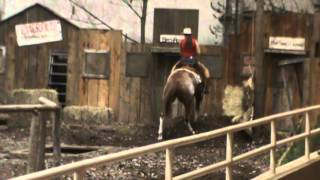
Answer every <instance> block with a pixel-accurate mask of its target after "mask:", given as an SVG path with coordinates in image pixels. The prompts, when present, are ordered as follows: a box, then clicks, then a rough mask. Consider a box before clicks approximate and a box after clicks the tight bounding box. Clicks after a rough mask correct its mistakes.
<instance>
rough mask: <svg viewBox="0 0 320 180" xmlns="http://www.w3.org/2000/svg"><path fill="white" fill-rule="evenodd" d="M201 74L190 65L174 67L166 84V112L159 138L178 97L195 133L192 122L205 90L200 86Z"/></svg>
mask: <svg viewBox="0 0 320 180" xmlns="http://www.w3.org/2000/svg"><path fill="white" fill-rule="evenodd" d="M200 83H201V78H200V76H199V75H198V74H197V73H196V70H195V69H194V68H192V67H189V66H184V67H181V68H177V69H175V68H173V70H172V71H171V73H170V75H169V76H168V78H167V81H166V84H165V86H164V90H163V94H162V101H163V103H164V114H163V113H161V115H160V122H159V130H158V140H159V141H161V140H162V139H163V122H164V121H167V120H169V119H170V118H171V112H172V103H173V102H174V101H175V99H178V100H179V101H180V102H181V103H182V104H183V105H184V109H185V122H186V124H187V126H188V129H189V131H190V132H191V133H192V134H195V131H194V130H193V128H192V126H191V124H190V122H192V121H194V120H195V118H196V116H197V115H198V112H199V109H200V103H201V101H202V98H203V92H201V89H200V88H199V84H200Z"/></svg>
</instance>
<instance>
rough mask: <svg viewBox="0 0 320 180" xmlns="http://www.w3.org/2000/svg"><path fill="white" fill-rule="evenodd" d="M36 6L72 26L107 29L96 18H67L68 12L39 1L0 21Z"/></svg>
mask: <svg viewBox="0 0 320 180" xmlns="http://www.w3.org/2000/svg"><path fill="white" fill-rule="evenodd" d="M36 6H40V7H41V8H43V9H45V10H47V11H49V12H51V13H52V14H54V15H56V16H58V17H59V18H61V19H63V20H65V21H67V22H68V23H70V24H72V25H73V26H75V27H77V28H80V29H108V28H106V27H105V26H103V25H101V23H99V22H98V21H97V20H95V19H90V22H89V21H79V20H74V19H72V18H69V17H70V15H69V14H65V13H61V12H60V11H58V10H54V9H51V8H49V7H47V6H45V5H43V4H40V3H34V4H31V5H30V6H27V7H25V8H23V9H21V10H20V11H18V12H16V13H15V14H12V15H10V16H7V17H5V18H4V19H2V21H0V23H3V22H5V21H7V20H9V19H11V18H13V17H15V16H18V15H19V14H21V13H23V12H25V11H28V10H29V9H31V8H34V7H36Z"/></svg>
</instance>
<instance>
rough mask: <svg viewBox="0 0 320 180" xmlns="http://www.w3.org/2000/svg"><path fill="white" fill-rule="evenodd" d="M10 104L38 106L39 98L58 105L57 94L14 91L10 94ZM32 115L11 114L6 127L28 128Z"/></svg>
mask: <svg viewBox="0 0 320 180" xmlns="http://www.w3.org/2000/svg"><path fill="white" fill-rule="evenodd" d="M11 96H12V102H11V104H39V100H38V99H39V98H40V97H41V96H43V97H45V98H47V99H49V100H51V101H53V102H56V103H58V102H59V101H58V93H57V91H55V90H52V89H15V90H13V91H12V92H11ZM31 118H32V114H31V113H28V112H17V113H12V116H11V119H10V120H9V121H8V127H9V128H11V127H14V128H29V127H30V120H31Z"/></svg>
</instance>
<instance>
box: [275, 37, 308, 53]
mask: <svg viewBox="0 0 320 180" xmlns="http://www.w3.org/2000/svg"><path fill="white" fill-rule="evenodd" d="M269 48H270V49H280V50H294V51H304V50H305V39H304V38H291V37H270V38H269Z"/></svg>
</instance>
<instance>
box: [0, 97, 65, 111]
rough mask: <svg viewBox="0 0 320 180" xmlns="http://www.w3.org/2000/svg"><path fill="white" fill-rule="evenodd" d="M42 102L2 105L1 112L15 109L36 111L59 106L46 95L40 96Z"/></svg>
mask: <svg viewBox="0 0 320 180" xmlns="http://www.w3.org/2000/svg"><path fill="white" fill-rule="evenodd" d="M39 102H40V104H10V105H1V106H0V112H15V111H34V110H56V109H59V106H58V105H57V104H56V103H55V102H53V101H50V100H49V99H47V98H45V97H40V98H39Z"/></svg>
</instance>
